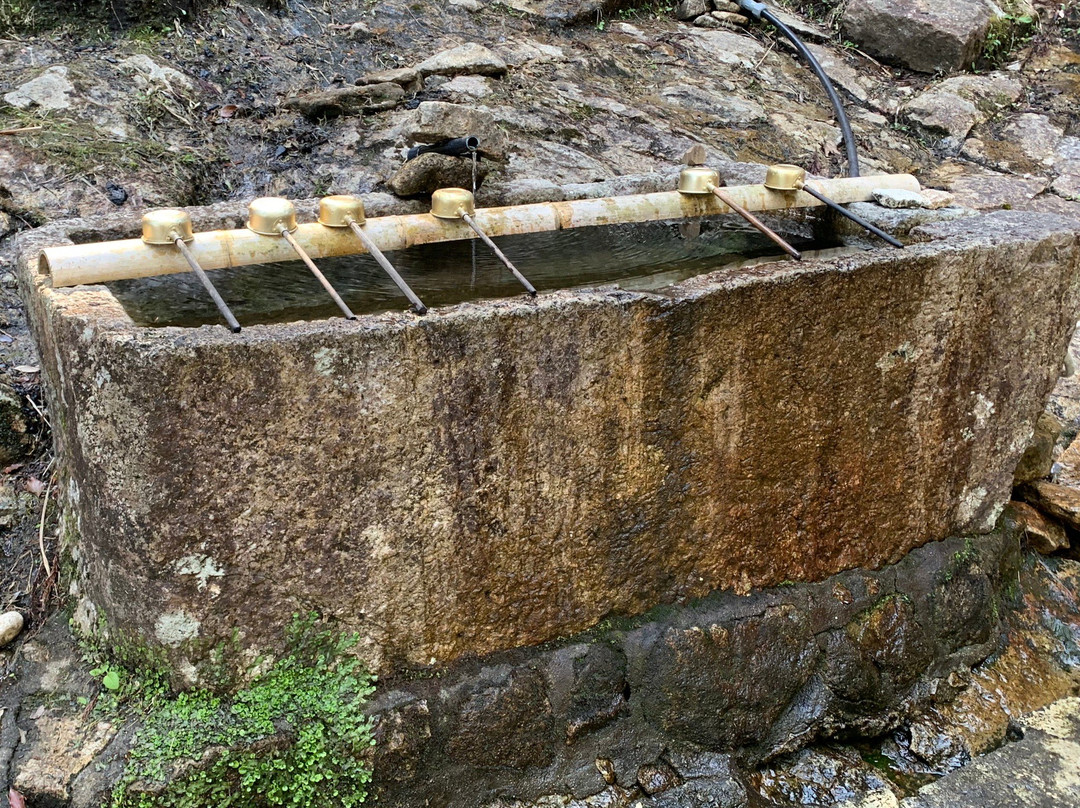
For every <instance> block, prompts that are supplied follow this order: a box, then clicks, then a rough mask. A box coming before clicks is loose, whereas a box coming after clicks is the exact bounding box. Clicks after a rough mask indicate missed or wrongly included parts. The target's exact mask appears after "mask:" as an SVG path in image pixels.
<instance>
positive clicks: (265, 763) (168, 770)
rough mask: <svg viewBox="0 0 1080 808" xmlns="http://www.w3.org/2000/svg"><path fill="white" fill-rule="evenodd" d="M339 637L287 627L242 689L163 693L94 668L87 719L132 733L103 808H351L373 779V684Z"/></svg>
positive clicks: (114, 667)
mask: <svg viewBox="0 0 1080 808" xmlns="http://www.w3.org/2000/svg"><path fill="white" fill-rule="evenodd" d="M356 641H357V637H356V636H355V635H353V636H346V637H341V636H339V635H337V634H336V633H335V632H333V631H331V630H330V629H328V628H326V627H325V626H323V625H321V624H320V623H319V622H318V621H317V620H316V618H315V617H314V616H309V617H306V618H300V617H297V618H295V619H294V622H293V625H292V626H291V628H290V629H289V638H288V645H287V650H286V653H285V654H284V655H283V656H282V657H281V658H280V659H278V660H277V661H276V662H274V663H273V664H272V665H270V666H269V667H268V668H267V669H266V670H265V672H262V673H259V674H258V675H256V676H255V677H254V678H253V679H252V681H251V682H250V684H248V685H247V686H246V687H244V688H243V689H241V690H239V691H237V692H235V693H233V694H231V695H226V696H222V695H219V694H216V693H213V692H211V691H210V690H207V689H197V690H190V691H183V692H180V693H172V692H171V691H170V690H169V687H168V685H167V684H166V680H165V678H164V676H162V675H160V674H157V673H149V674H148V673H146V672H132V671H131V670H130V669H128V668H126V667H124V666H121V665H119V664H117V663H104V664H98V666H97V667H96V668H94V670H93V673H94V675H95V676H98V677H100V679H101V684H102V687H103V689H102V691H101V695H100V696H99V698H98V702H97V705H96V708H95V709H96V710H98V711H99V712H101V713H104V714H110V713H115V714H116V715H117V716H118V717H119V718H122V719H124V720H130V721H135V722H137V723H138V724H139V729H138V730H137V731H136V734H135V736H134V739H133V742H132V747H131V750H130V752H129V753H128V756H127V760H126V768H125V772H124V774H123V776H122V778H121V779H120V782H119V783H118V784H117V786H116V787H115V789H114V791H113V795H112V802H111V806H112V808H210V806H213V808H225V807H226V806H245V808H248V807H249V806H250V807H251V808H263V807H264V806H265V807H266V808H269V807H270V806H291V807H293V808H355V807H356V806H359V805H360V804H361V803H363V801H364V799H365V797H366V796H367V786H368V783H369V782H370V779H371V762H370V761H371V747H372V745H373V744H374V741H373V738H372V724H371V719H370V718H369V717H368V716H367V715H366V714H365V712H364V706H365V704H366V702H367V700H368V697H369V696H370V695H371V694H372V692H373V691H374V684H373V682H374V677H372V676H371V675H370V674H368V673H367V671H366V670H364V668H363V667H362V666H361V664H360V662H359V661H358V660H357V659H356V658H355V656H353V655H352V654H351V653H350V651H351V650H352V649H353V647H354V646H355V644H356Z"/></svg>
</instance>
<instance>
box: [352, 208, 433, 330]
mask: <svg viewBox="0 0 1080 808" xmlns="http://www.w3.org/2000/svg"><path fill="white" fill-rule="evenodd" d="M349 227H350V228H351V229H352V231H353V232H354V233H355V234H356V237H357V238H358V239H360V243H361V244H363V245H364V249H366V250H367V251H368V254H369V255H371V257H372V258H374V259H375V261H376V262H377V263H378V264H379V266H381V267H382V268H383V272H385V273H386V274H387V275H389V276H390V280H392V281H393V282H394V283H396V284H397V288H398V289H400V290H401V293H402V294H403V295H405V297H407V298H408V299H409V302H410V303H411V304H412V307H413V310H414V311H415V312H416V313H417V314H427V306H425V305H424V302H423V301H422V300H421V299H420V298H418V297H417V296H416V293H415V292H413V290H412V289H410V288H409V284H407V283H405V279H404V278H402V277H401V276H400V275H399V274H398V272H397V270H396V269H394V267H393V265H392V264H391V263H390V262H389V261H388V260H387V259H386V256H385V255H383V253H382V250H380V249H379V247H378V245H377V244H376V243H375V242H374V241H372V240H371V237H370V236H369V235H368V234H367V233H365V232H364V228H362V227H361V226H360V225H358V224H357V223H356V222H355V221H353V220H352V219H349Z"/></svg>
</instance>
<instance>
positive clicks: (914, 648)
mask: <svg viewBox="0 0 1080 808" xmlns="http://www.w3.org/2000/svg"><path fill="white" fill-rule="evenodd" d="M1016 548H1017V545H1016V539H1015V538H1012V539H1004V538H1002V537H1001V536H996V535H995V536H990V537H985V538H981V539H978V540H975V541H974V542H972V541H971V540H949V541H946V542H943V543H940V544H935V545H932V546H928V547H925V548H922V549H920V550H916V551H914V552H913V553H912V554H910V555H909V556H908V557H907V558H905V559H904V560H903V561H901V562H900V563H899V564H898V565H896V566H895V567H888V568H886V569H884V570H882V571H880V572H878V573H866V572H862V571H859V572H851V573H843V574H841V575H839V576H837V577H835V578H832V579H829V580H828V581H825V582H823V583H821V584H815V585H810V586H793V587H781V588H779V589H774V590H769V591H765V592H760V593H755V594H752V595H750V596H749V597H745V598H739V597H732V596H730V595H726V594H719V593H718V594H716V595H714V596H711V597H710V598H706V599H704V600H703V601H700V602H699V603H697V604H696V605H694V606H693V607H690V608H686V609H681V610H678V611H676V612H675V613H674V614H672V615H671V616H670V617H653V616H646V617H645V618H643V619H641V620H638V621H632V622H629V621H628V622H625V623H624V624H623V625H621V626H618V627H613V628H608V629H598V630H597V631H595V632H590V633H589V634H587V635H584V636H582V637H578V638H573V639H572V640H570V641H569V643H568V644H566V645H562V646H560V647H557V648H555V649H551V650H546V651H529V650H522V651H517V652H513V653H510V654H506V655H500V656H496V657H492V658H490V659H486V660H479V661H478V662H475V663H465V664H462V665H460V666H456V667H452V668H450V669H447V670H444V671H442V672H441V673H440V676H439V678H438V680H437V681H434V682H431V681H428V682H425V681H422V680H421V681H409V680H408V679H407V678H405V679H397V680H392V681H389V682H385V683H384V691H383V693H382V694H381V695H380V696H378V697H377V699H376V701H375V702H374V703H373V705H372V708H371V709H372V712H373V714H374V715H376V717H377V720H378V721H379V722H380V725H381V724H383V723H385V724H386V725H387V726H392V727H401V726H402V723H403V722H404V721H406V720H409V719H408V718H406V717H411V721H412V722H413V723H414V726H417V727H420V726H422V727H423V729H422V730H420V731H418V732H416V733H415V737H416V738H417V739H418V742H416V743H414V744H413V745H412V747H411V748H410V749H409V750H408V754H409V760H408V762H405V761H404V760H403V758H402V754H403V748H402V746H401V745H397V746H395V747H394V748H393V749H391V750H389V751H387V752H381V751H379V749H378V747H377V751H376V776H377V780H378V782H379V799H380V801H381V802H383V803H385V804H389V805H399V804H400V805H408V804H412V803H413V802H414V801H415V800H417V799H420V798H421V796H423V797H424V798H427V799H438V800H440V801H445V802H446V804H450V805H466V804H474V803H473V800H477V801H479V802H480V803H483V802H484V799H483V796H482V795H483V794H484V793H489V794H495V793H500V792H504V791H507V790H508V791H509V793H512V794H513V795H514V796H515V797H517V798H518V799H526V800H528V799H536V798H537V797H539V796H541V795H543V794H546V793H558V792H559V790H560V788H562V787H563V784H565V785H566V786H570V788H571V791H572V793H573V794H574V795H575V796H576V797H579V798H580V797H585V796H587V795H589V794H596V793H597V792H600V791H602V790H603V789H604V787H605V775H604V772H605V771H607V768H606V767H607V765H608V764H606V763H605V764H603V765H601V764H600V763H599V762H596V763H595V765H594V759H596V758H600V759H603V760H610V761H611V762H612V763H611V765H612V766H613V768H612V769H611V770H610V773H609V775H608V778H609V780H611V781H612V782H611V783H609V784H608V785H611V786H613V787H614V788H616V789H620V788H621V789H630V790H631V794H630V795H629V797H630V798H634V795H633V793H632V792H633V791H634V790H639V791H638V797H637V798H646V797H647V798H648V799H649V800H650V802H648V803H646V804H648V805H656V806H672V807H674V806H693V805H703V806H708V805H712V806H742V805H745V800H746V797H745V788H746V784H745V783H744V781H743V779H742V777H743V776H742V774H741V773H740V767H743V766H745V765H746V764H747V763H749V764H751V765H753V764H755V763H756V762H757V761H760V760H761V759H762V758H763V757H772V756H775V755H777V754H778V753H779V751H781V750H783V749H785V748H787V749H791V748H792V747H790V744H791V743H795V744H796V746H795V747H794V748H798V746H801V745H803V744H805V743H806V742H808V741H809V740H811V739H813V738H815V737H829V736H833V735H841V736H842V735H843V734H845V733H847V732H852V731H857V732H860V733H863V732H865V733H869V734H876V733H879V732H881V731H884V730H886V729H889V728H890V727H892V726H895V724H896V721H897V716H898V715H899V714H900V712H901V711H902V707H901V705H905V706H906V707H910V706H911V705H913V704H916V703H918V702H920V701H921V700H922V699H926V698H928V697H929V696H930V694H931V693H936V694H937V696H936V697H937V698H948V696H947V695H946V694H947V693H955V690H953V689H952V688H951V686H950V685H949V684H948V683H947V681H946V680H947V679H948V678H949V676H950V675H953V674H955V673H956V672H957V671H968V670H969V669H970V666H971V665H974V664H977V663H978V662H979V661H980V660H981V659H983V658H984V657H985V656H987V655H988V654H990V653H991V651H992V650H993V649H994V648H995V647H996V642H997V633H996V626H994V625H993V622H992V621H993V618H992V617H991V614H992V612H993V609H991V608H989V603H990V602H992V601H994V600H995V599H996V598H998V597H1000V591H999V589H998V588H999V587H1004V586H1006V585H1007V582H1008V580H1011V579H1012V576H1015V573H1014V572H1011V570H1012V569H1015V566H1014V565H1015V564H1016V563H1017V560H1018V557H1017V555H1016V552H1017V549H1016ZM899 604H902V605H899ZM961 626H962V627H963V628H962V629H961V628H959V627H961ZM841 659H843V660H846V663H844V664H846V666H847V668H846V670H845V671H844V672H843V673H840V674H839V675H838V672H832V669H833V668H834V666H835V665H836V661H837V660H841ZM859 680H863V681H866V682H867V686H866V688H865V690H864V691H863V692H854V691H853V690H852V689H851V687H850V683H851V682H852V681H859ZM417 704H424V705H426V709H425V711H424V713H423V715H422V720H420V721H417V720H416V719H417V717H418V714H417V713H416V710H415V706H414V705H417ZM396 705H400V706H396ZM395 733H397V735H398V736H404V734H405V733H403V731H402V730H400V729H397V730H395ZM429 733H430V734H429ZM792 739H795V740H792ZM522 744H525V745H524V746H523V745H522ZM665 749H666V750H667V751H666V752H664V754H663V755H662V756H661V755H660V753H661V751H663V750H665ZM727 753H734V758H732V757H730V756H729V755H728V754H727ZM807 754H808V755H810V758H811V760H810V762H809V763H807V764H806V766H807V770H808V771H809V770H810V769H814V770H817V769H820V768H821V766H820V762H821V761H820V759H819V758H814V755H815V754H817V753H807ZM844 754H848V753H844ZM391 761H393V762H391ZM735 761H738V763H737V764H736V763H735ZM508 766H509V767H514V768H516V769H517V770H518V771H517V772H509V771H505V770H503V769H502V768H501V767H508ZM405 773H408V774H407V776H406V774H405ZM770 777H771V778H772V780H771V782H773V783H774V786H775V789H777V791H776V793H777V794H781V793H783V794H790V793H796V792H797V791H798V787H797V786H796V785H795V784H794V783H795V780H797V779H798V775H797V774H794V775H789V774H780V773H774V775H770ZM835 777H836V778H839V779H836V780H835V781H834V782H833V781H826V780H823V781H822V782H821V785H820V789H821V790H820V791H819V792H817V793H818V794H819V795H831V796H832V798H833V799H834V800H839V799H844V798H846V797H847V796H850V795H851V794H854V793H856V792H857V791H858V790H859V789H860V788H864V787H865V786H866V785H867V783H870V784H872V787H877V786H878V784H880V783H882V782H883V780H882V778H881V776H880V775H878V774H876V773H874V772H872V771H871V770H869V769H868V770H867V771H866V772H865V773H864V774H862V775H857V776H856V775H852V774H850V773H849V772H847V771H846V770H845V771H843V772H840V771H839V770H837V772H836V773H835ZM792 778H794V779H792ZM465 781H467V782H470V783H472V784H473V789H472V792H471V793H469V794H465V793H462V792H461V790H460V789H458V788H457V784H459V783H461V782H465ZM830 783H831V784H830ZM881 787H884V786H881ZM821 801H822V802H823V803H824V802H826V800H824V798H822V800H821Z"/></svg>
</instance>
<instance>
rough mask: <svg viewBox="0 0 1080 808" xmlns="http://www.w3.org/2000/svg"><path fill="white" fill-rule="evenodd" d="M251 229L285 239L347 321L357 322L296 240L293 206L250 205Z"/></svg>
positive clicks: (273, 200)
mask: <svg viewBox="0 0 1080 808" xmlns="http://www.w3.org/2000/svg"><path fill="white" fill-rule="evenodd" d="M247 227H248V230H250V231H252V232H253V233H258V234H259V235H262V236H281V237H282V238H284V239H285V240H286V241H287V242H289V246H290V247H292V248H293V250H294V251H295V252H296V254H297V255H299V256H300V260H301V261H303V262H304V264H305V265H307V268H308V269H310V270H311V274H312V275H314V276H315V277H316V278H317V279H318V280H319V283H321V284H322V287H323V289H325V290H326V291H327V293H328V294H329V295H330V297H332V298H333V299H334V302H335V303H337V305H338V308H339V309H341V311H342V313H343V314H344V315H345V319H347V320H355V319H356V315H355V314H353V313H352V310H351V309H350V308H349V307H348V306H347V305H346V304H345V301H344V300H342V299H341V295H339V294H338V293H337V290H336V289H334V287H333V286H331V285H330V281H328V280H327V279H326V276H325V275H323V274H322V272H320V271H319V268H318V267H317V266H315V262H314V261H312V260H311V257H310V256H309V255H308V254H307V253H306V252H304V248H303V247H301V246H300V244H299V243H298V242H297V240H296V239H295V238H293V231H294V230H296V208H295V207H294V206H293V203H292V202H290V201H289V200H288V199H281V198H280V197H275V196H264V197H260V198H259V199H256V200H254V201H253V202H252V203H251V204H250V205H248V222H247Z"/></svg>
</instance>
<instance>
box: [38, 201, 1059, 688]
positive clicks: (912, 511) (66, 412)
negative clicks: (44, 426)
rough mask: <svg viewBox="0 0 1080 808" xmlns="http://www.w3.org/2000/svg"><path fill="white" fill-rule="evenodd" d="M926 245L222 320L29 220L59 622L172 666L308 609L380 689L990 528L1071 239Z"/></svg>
mask: <svg viewBox="0 0 1080 808" xmlns="http://www.w3.org/2000/svg"><path fill="white" fill-rule="evenodd" d="M197 216H199V217H201V218H202V220H203V221H206V220H207V219H208V218H212V216H210V214H209V213H208V212H206V211H202V212H197ZM135 226H136V225H135V223H132V224H131V228H130V229H131V230H132V231H134V229H135ZM216 226H218V227H221V226H228V225H227V224H225V223H224V222H221V221H218V222H216ZM84 229H85V228H84ZM918 233H919V235H918V236H917V239H921V241H920V242H919V243H915V244H913V245H911V246H910V247H909V248H908V249H906V250H904V251H902V252H901V251H895V250H887V251H886V250H876V251H872V252H866V253H861V254H857V255H851V256H847V257H843V258H838V259H833V260H828V261H817V262H804V263H802V264H796V263H775V264H769V265H765V266H759V267H753V268H746V269H741V270H736V271H730V272H723V271H721V272H716V273H712V274H709V275H703V276H700V277H697V278H695V279H692V280H689V281H686V282H684V283H681V284H679V285H677V286H675V287H672V288H670V289H668V290H666V291H665V293H664V294H662V295H661V294H643V293H629V292H625V291H621V290H619V289H616V288H600V289H596V290H591V291H562V292H556V293H550V294H544V295H541V296H540V297H539V298H538V299H536V300H535V301H529V300H524V299H513V300H498V301H490V302H480V303H471V304H462V305H457V306H453V307H449V308H446V309H442V310H434V311H433V312H432V313H431V314H429V315H428V316H427V317H425V318H423V319H419V318H416V317H413V316H411V315H405V314H384V315H372V316H364V317H361V318H360V321H359V322H358V323H349V322H345V321H337V320H327V321H320V322H297V323H292V324H287V325H269V326H254V327H249V328H245V329H244V331H243V333H242V334H240V335H232V334H229V333H228V332H227V331H225V330H224V329H222V328H217V327H202V328H197V329H181V328H171V327H170V328H157V329H155V328H147V327H138V326H135V325H134V324H133V323H132V321H131V320H130V318H129V317H128V316H127V314H126V313H125V312H124V310H123V309H122V308H121V306H120V305H119V304H118V303H117V301H116V299H115V298H113V296H112V295H111V293H110V292H109V291H108V289H106V288H105V287H100V286H95V287H76V288H73V289H62V290H61V289H52V288H50V285H49V282H48V277H47V276H45V275H42V274H39V273H40V270H39V264H38V261H37V255H38V249H39V248H40V247H42V246H45V245H46V244H49V243H52V244H56V243H64V241H65V237H66V236H68V235H72V234H68V233H66V232H65V231H64V230H63V228H62V227H61V226H54V227H52V228H49V229H43V230H40V231H37V232H36V233H35V235H34V237H33V240H28V241H26V243H25V244H24V252H23V254H22V259H21V261H20V267H21V270H20V271H21V273H22V281H23V283H24V289H25V290H26V295H27V299H28V303H29V309H30V313H31V320H32V326H33V330H34V333H35V337H36V338H37V340H38V344H39V345H40V346H41V352H42V363H43V370H44V374H45V378H46V381H47V386H48V390H49V396H50V398H49V401H50V413H51V418H52V423H53V426H54V429H55V432H56V437H57V441H58V444H59V451H60V457H61V460H62V469H63V474H64V479H65V489H64V490H65V496H64V500H65V507H66V512H67V515H68V516H69V521H68V524H69V526H70V528H71V533H70V535H69V537H68V540H69V542H70V544H69V547H70V549H71V552H72V556H73V558H74V559H75V562H76V568H77V569H76V575H75V581H76V584H75V585H76V586H77V589H78V593H79V596H80V600H79V608H78V611H77V617H78V619H79V620H80V621H81V622H82V623H83V624H84V625H86V626H91V627H101V628H103V629H104V630H106V631H108V632H109V633H110V635H111V637H112V638H113V640H114V641H115V642H124V643H130V644H132V645H138V646H140V647H143V648H144V649H145V650H148V651H150V652H153V653H158V654H160V653H163V654H164V655H165V656H166V657H167V658H168V659H169V660H170V662H171V664H172V665H173V667H174V669H175V670H176V671H178V672H179V673H180V674H181V675H182V677H184V678H186V679H187V680H188V681H197V680H198V679H199V676H200V672H202V671H203V670H204V669H205V667H206V666H208V665H210V664H211V663H212V662H214V660H217V662H215V663H214V664H219V663H220V658H221V651H222V650H223V651H224V658H225V659H226V660H227V661H228V663H229V664H230V665H236V666H242V665H243V664H245V661H246V662H250V661H251V660H253V659H254V658H255V657H256V655H257V654H258V653H260V652H263V651H267V650H273V649H274V648H275V647H277V646H278V644H279V643H280V641H281V638H282V632H283V627H284V626H285V625H286V624H287V623H288V622H289V620H290V618H291V616H292V615H293V614H294V613H296V612H303V611H308V610H317V611H319V612H320V613H322V614H323V615H326V616H328V617H331V618H333V619H335V620H337V621H339V622H340V624H341V625H342V626H343V627H345V628H347V629H355V630H356V631H358V632H359V633H360V636H361V643H362V646H361V647H362V652H363V654H364V655H365V657H366V659H367V661H368V662H369V663H370V665H371V666H372V667H373V668H374V669H375V670H377V671H379V672H381V673H384V674H391V673H393V672H396V671H402V670H404V669H408V668H415V667H421V666H427V665H432V664H437V665H442V664H446V663H450V662H452V661H454V660H457V659H460V658H463V657H468V656H471V655H485V654H489V653H492V652H501V651H505V650H507V649H513V648H520V647H524V646H533V645H537V644H540V643H545V642H548V641H551V640H554V639H556V638H560V637H565V636H567V635H570V634H573V633H575V632H579V631H582V630H584V629H588V628H589V627H591V626H594V625H595V624H597V623H598V622H599V621H601V620H602V619H604V618H606V617H610V616H620V615H622V616H633V615H639V614H642V613H644V612H646V611H648V610H649V609H652V608H653V607H656V606H657V605H660V604H679V603H685V602H687V601H689V600H691V599H693V598H698V597H701V596H704V595H706V594H708V593H710V592H712V591H714V590H734V591H735V592H737V593H745V592H748V591H749V590H751V589H752V588H755V587H769V586H775V585H778V584H781V583H784V582H789V581H820V580H822V579H824V578H826V577H828V576H830V575H832V574H834V573H837V572H839V571H841V570H846V569H851V568H855V567H864V568H878V567H881V566H882V565H884V564H887V563H890V562H895V561H897V560H898V559H900V558H902V557H903V556H904V555H905V554H906V553H908V552H909V551H911V550H912V549H913V548H915V547H918V546H920V545H923V544H925V543H927V542H931V541H935V540H938V539H942V538H944V537H947V536H951V535H964V534H968V533H978V532H985V531H987V530H989V529H990V527H991V526H992V525H993V523H994V521H995V519H996V517H997V515H998V513H999V512H1000V509H1001V507H1002V506H1003V504H1004V503H1005V501H1006V500H1007V498H1008V492H1009V489H1010V483H1011V477H1012V469H1013V467H1014V466H1015V464H1016V461H1017V459H1018V458H1019V456H1020V454H1021V452H1022V451H1023V449H1024V447H1025V444H1026V441H1027V439H1028V438H1029V436H1030V434H1031V431H1032V428H1033V423H1034V419H1035V417H1036V415H1037V413H1038V412H1039V411H1040V410H1041V408H1042V404H1043V401H1044V398H1045V396H1046V395H1047V393H1048V391H1049V389H1050V387H1051V385H1052V384H1053V382H1054V380H1055V379H1056V377H1057V375H1058V370H1059V366H1060V362H1061V358H1062V356H1063V355H1064V352H1065V346H1066V344H1067V340H1068V338H1069V336H1070V334H1071V332H1072V329H1073V326H1074V324H1075V322H1076V319H1077V316H1078V313H1080V274H1078V269H1080V242H1078V238H1077V233H1076V232H1075V231H1074V229H1073V226H1072V225H1070V224H1069V223H1068V222H1067V221H1065V220H1061V219H1057V218H1054V217H1049V216H1040V215H1034V214H1024V213H1018V212H1001V213H996V214H991V215H988V216H983V217H976V218H970V219H962V220H958V221H955V222H952V223H947V224H939V225H933V226H930V227H927V228H924V229H922V230H921V231H918ZM125 234H126V233H118V234H117V235H125ZM74 235H75V236H76V238H85V233H83V234H81V235H80V234H78V233H76V234H74ZM215 649H218V650H217V651H215Z"/></svg>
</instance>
